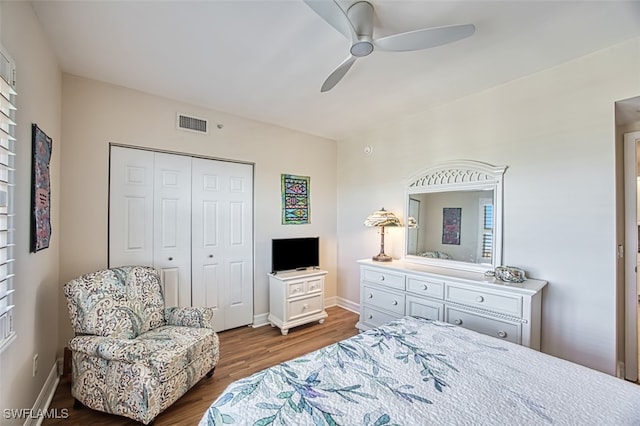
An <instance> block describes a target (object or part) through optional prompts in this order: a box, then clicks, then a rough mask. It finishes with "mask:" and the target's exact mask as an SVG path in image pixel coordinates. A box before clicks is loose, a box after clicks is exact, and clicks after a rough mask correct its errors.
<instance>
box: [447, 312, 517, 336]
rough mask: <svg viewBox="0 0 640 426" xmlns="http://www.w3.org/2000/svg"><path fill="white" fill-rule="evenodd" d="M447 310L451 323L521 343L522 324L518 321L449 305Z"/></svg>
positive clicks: (448, 320) (448, 319)
mask: <svg viewBox="0 0 640 426" xmlns="http://www.w3.org/2000/svg"><path fill="white" fill-rule="evenodd" d="M446 311H447V312H446V322H448V323H449V324H455V325H459V326H461V327H464V328H468V329H469V330H473V331H477V332H478V333H482V334H486V335H488V336H492V337H497V338H499V339H502V340H506V341H508V342H512V343H517V344H520V341H521V332H520V328H521V325H520V324H518V323H512V322H508V321H502V320H499V319H497V318H489V317H486V316H483V315H479V314H475V313H472V312H465V311H461V310H459V309H455V308H449V307H447V308H446Z"/></svg>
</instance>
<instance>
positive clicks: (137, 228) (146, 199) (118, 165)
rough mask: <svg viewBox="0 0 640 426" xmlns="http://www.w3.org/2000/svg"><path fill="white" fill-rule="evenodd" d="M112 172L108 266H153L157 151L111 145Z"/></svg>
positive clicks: (110, 171) (110, 170) (110, 172)
mask: <svg viewBox="0 0 640 426" xmlns="http://www.w3.org/2000/svg"><path fill="white" fill-rule="evenodd" d="M109 174H110V188H109V259H108V266H109V267H111V268H113V267H116V266H125V265H144V266H153V221H152V220H150V218H152V217H153V153H152V152H148V151H141V150H132V149H127V148H121V147H111V156H110V169H109Z"/></svg>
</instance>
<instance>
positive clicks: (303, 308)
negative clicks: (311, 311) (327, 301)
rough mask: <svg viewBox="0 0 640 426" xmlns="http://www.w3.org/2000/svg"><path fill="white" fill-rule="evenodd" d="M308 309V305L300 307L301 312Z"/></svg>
mask: <svg viewBox="0 0 640 426" xmlns="http://www.w3.org/2000/svg"><path fill="white" fill-rule="evenodd" d="M308 307H309V305H308V304H306V303H305V304H304V305H302V310H303V311H304V310H305V309H307V308H308Z"/></svg>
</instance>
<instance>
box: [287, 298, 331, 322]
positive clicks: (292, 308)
mask: <svg viewBox="0 0 640 426" xmlns="http://www.w3.org/2000/svg"><path fill="white" fill-rule="evenodd" d="M287 304H288V306H287V308H288V309H287V312H288V315H287V321H289V320H294V319H296V318H300V317H304V316H307V315H309V314H313V313H316V312H320V311H322V307H323V306H322V294H317V295H315V296H310V297H305V298H303V299H296V300H291V301H289V302H287Z"/></svg>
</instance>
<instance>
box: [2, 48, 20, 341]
mask: <svg viewBox="0 0 640 426" xmlns="http://www.w3.org/2000/svg"><path fill="white" fill-rule="evenodd" d="M14 87H15V66H14V62H13V60H12V59H11V57H10V56H9V55H8V54H7V53H6V51H5V49H4V48H3V47H2V46H0V352H2V351H3V350H4V349H5V348H6V347H8V346H9V344H10V343H11V342H12V341H13V340H14V339H15V337H16V333H15V330H14V326H13V314H14V312H13V309H14V306H15V305H14V303H13V293H14V291H15V289H14V286H13V283H14V281H13V279H14V274H13V268H14V263H13V259H14V241H13V233H14V232H13V231H14V224H13V221H14V215H13V204H14V194H13V192H14V191H13V188H14V181H15V143H16V138H15V132H16V130H15V128H16V121H15V117H16V106H15V105H16V96H17V93H16V91H15V89H14Z"/></svg>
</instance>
